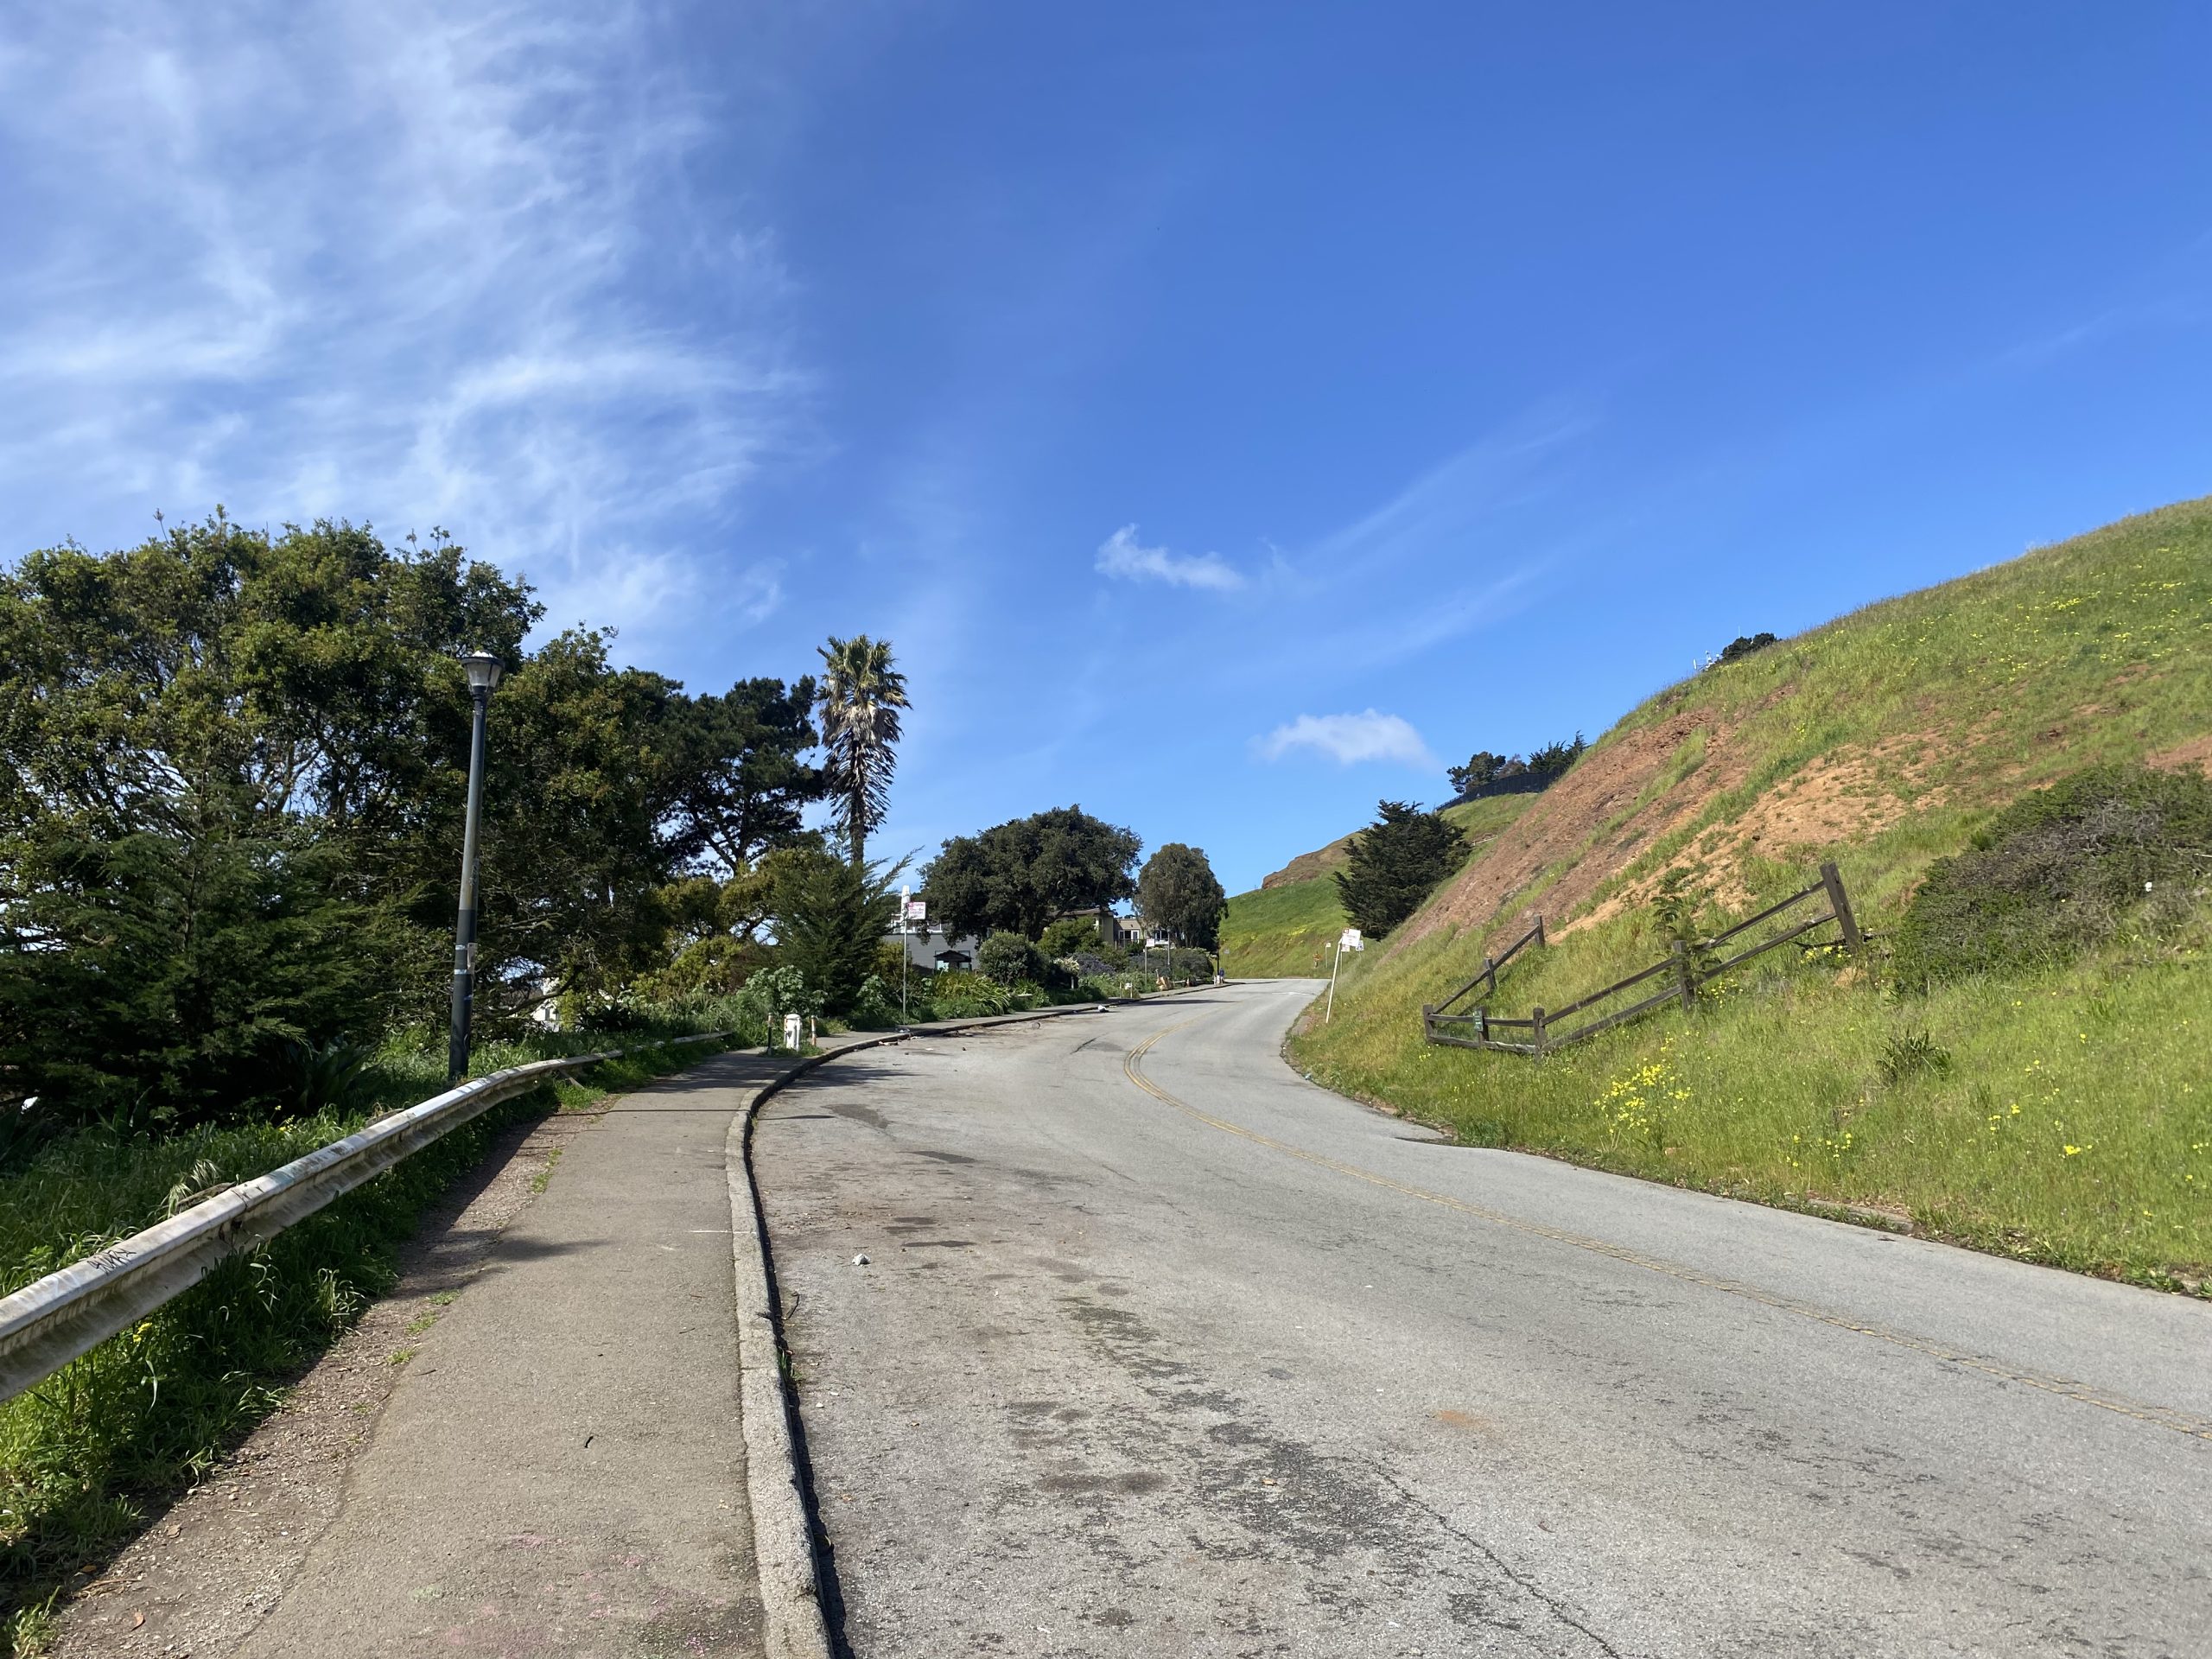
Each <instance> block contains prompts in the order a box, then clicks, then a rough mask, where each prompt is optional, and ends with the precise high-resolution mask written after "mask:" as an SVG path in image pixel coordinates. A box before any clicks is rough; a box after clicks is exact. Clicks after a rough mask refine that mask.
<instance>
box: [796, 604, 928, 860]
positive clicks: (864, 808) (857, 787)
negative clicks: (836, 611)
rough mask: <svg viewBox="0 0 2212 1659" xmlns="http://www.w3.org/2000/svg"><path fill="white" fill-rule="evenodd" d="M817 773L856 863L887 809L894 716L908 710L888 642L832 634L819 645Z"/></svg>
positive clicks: (896, 731)
mask: <svg viewBox="0 0 2212 1659" xmlns="http://www.w3.org/2000/svg"><path fill="white" fill-rule="evenodd" d="M822 664H823V667H822V686H821V690H820V691H819V692H818V693H817V695H818V696H820V698H821V700H822V744H823V747H824V748H825V749H827V750H828V751H829V765H828V766H825V767H824V768H823V771H824V772H825V773H826V774H827V778H828V782H829V790H830V793H831V796H832V797H833V798H834V799H835V800H836V807H835V809H834V810H835V813H836V823H837V828H838V829H840V830H842V831H843V833H844V836H845V839H846V840H847V842H849V843H850V844H851V847H852V853H853V861H854V862H855V864H857V863H859V862H860V861H861V858H862V856H863V855H864V854H865V852H866V849H867V846H868V831H869V830H871V829H874V828H875V827H876V826H877V825H878V824H880V823H882V822H883V819H884V815H885V814H886V813H887V812H888V811H889V810H891V773H892V771H893V768H894V767H895V766H897V765H898V756H897V755H896V754H894V753H893V752H892V750H893V745H894V744H896V743H897V742H898V741H899V710H900V709H904V708H906V707H908V704H907V702H906V676H905V675H904V674H901V673H900V672H899V671H898V670H897V669H895V668H893V667H892V666H891V642H890V641H889V640H888V639H869V638H868V636H867V635H866V634H864V633H862V634H855V636H854V637H853V638H852V639H838V638H837V637H836V635H835V634H832V635H831V636H830V637H829V644H828V645H824V646H823V647H822Z"/></svg>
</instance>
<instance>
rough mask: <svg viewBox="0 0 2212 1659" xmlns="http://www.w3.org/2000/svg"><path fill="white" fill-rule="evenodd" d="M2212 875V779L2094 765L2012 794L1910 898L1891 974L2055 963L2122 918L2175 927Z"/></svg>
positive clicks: (1923, 975) (1913, 977)
mask: <svg viewBox="0 0 2212 1659" xmlns="http://www.w3.org/2000/svg"><path fill="white" fill-rule="evenodd" d="M2208 874H2212V783H2208V782H2207V781H2206V780H2205V779H2204V778H2203V777H2202V775H2200V774H2196V773H2192V772H2155V771H2152V769H2151V768H2149V767H2146V766H2128V765H2113V766H2094V767H2091V768H2089V769H2088V770H2087V771H2085V772H2076V773H2075V774H2074V775H2073V776H2072V777H2070V778H2065V779H2060V780H2059V781H2058V782H2057V783H2056V784H2054V785H2051V786H2050V788H2049V789H2044V790H2038V791H2036V792H2035V793H2034V794H2031V795H2029V796H2026V797H2024V798H2022V799H2020V800H2018V801H2015V802H2014V803H2013V804H2012V805H2011V806H2008V807H2006V808H2005V810H2003V811H2002V812H2000V813H1999V814H1998V815H1997V817H1995V818H1994V819H1993V820H1992V821H1991V823H1989V824H1988V825H1987V827H1986V828H1985V829H1982V830H1981V832H1980V834H1978V835H1976V836H1974V842H1973V844H1972V846H1970V847H1969V848H1968V849H1967V850H1966V851H1965V852H1963V853H1961V854H1959V855H1956V856H1955V857H1952V858H1947V859H1942V860H1939V861H1937V862H1936V864H1935V865H1934V866H1933V867H1931V868H1930V869H1929V873H1928V879H1927V880H1926V881H1925V882H1924V883H1923V885H1922V887H1921V888H1920V891H1919V892H1918V893H1916V894H1915V895H1914V896H1913V899H1912V902H1911V904H1910V906H1907V908H1906V911H1905V915H1904V922H1903V924H1902V925H1901V926H1900V927H1899V928H1898V931H1897V942H1896V964H1897V982H1898V983H1899V985H1900V986H1902V987H1904V988H1907V989H1924V988H1926V987H1927V986H1928V984H1929V982H1931V981H1935V980H1942V979H1953V978H1956V977H1959V976H1962V975H1966V974H1974V973H2005V972H2024V971H2030V970H2032V969H2037V968H2041V967H2046V966H2050V965H2052V964H2055V963H2063V962H2065V961H2067V960H2069V958H2071V957H2074V956H2075V955H2077V954H2078V953H2079V952H2081V951H2082V950H2086V949H2088V948H2090V947H2092V946H2094V945H2097V944H2102V943H2103V942H2105V941H2106V940H2108V939H2110V938H2113V937H2115V936H2116V935H2117V934H2119V933H2120V931H2122V929H2124V928H2125V927H2126V926H2128V925H2131V924H2133V925H2139V926H2141V927H2143V928H2145V930H2146V931H2152V932H2154V933H2155V932H2162V931H2167V930H2168V929H2170V928H2171V927H2173V926H2174V925H2177V924H2178V923H2179V922H2180V921H2181V920H2182V919H2183V918H2185V917H2186V916H2187V915H2188V914H2189V912H2190V910H2191V909H2192V908H2193V907H2194V906H2195V904H2196V899H2197V898H2198V897H2199V896H2200V895H2201V893H2202V888H2203V886H2204V883H2205V880H2206V879H2207V876H2208Z"/></svg>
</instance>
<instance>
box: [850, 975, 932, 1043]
mask: <svg viewBox="0 0 2212 1659" xmlns="http://www.w3.org/2000/svg"><path fill="white" fill-rule="evenodd" d="M913 1017H914V1018H917V1019H927V1018H928V1017H929V1016H928V1015H927V1014H918V1015H915V1016H913ZM846 1018H847V1019H848V1020H849V1021H850V1022H851V1024H852V1027H853V1029H854V1030H855V1031H893V1030H896V1029H897V1028H898V1027H900V1026H902V1025H904V1024H905V1023H906V1019H907V1016H906V1015H905V1014H901V1013H900V1012H899V988H898V987H897V986H896V985H893V984H887V983H886V982H885V981H884V980H883V978H882V976H880V975H877V974H870V975H869V976H868V978H867V979H866V980H864V981H862V982H861V994H860V995H858V996H856V997H855V998H854V999H853V1007H852V1012H851V1013H850V1014H848V1015H847V1016H846Z"/></svg>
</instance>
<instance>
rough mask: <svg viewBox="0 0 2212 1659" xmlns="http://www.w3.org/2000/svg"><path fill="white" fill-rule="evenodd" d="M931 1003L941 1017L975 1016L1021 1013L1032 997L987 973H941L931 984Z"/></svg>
mask: <svg viewBox="0 0 2212 1659" xmlns="http://www.w3.org/2000/svg"><path fill="white" fill-rule="evenodd" d="M930 1006H931V1009H932V1011H933V1013H934V1014H935V1016H936V1017H937V1018H938V1019H939V1020H975V1019H981V1018H982V1017H984V1016H986V1015H988V1014H1014V1013H1017V1012H1019V1011H1020V1009H1022V1008H1025V1007H1028V1006H1029V999H1028V998H1027V997H1024V996H1021V995H1018V994H1017V993H1016V992H1015V991H1014V989H1013V988H1011V987H1009V986H1006V985H1001V983H999V982H998V981H996V980H995V979H992V978H991V977H989V976H988V975H985V974H974V973H952V974H939V975H938V976H937V977H936V978H935V979H934V980H933V981H931V984H930Z"/></svg>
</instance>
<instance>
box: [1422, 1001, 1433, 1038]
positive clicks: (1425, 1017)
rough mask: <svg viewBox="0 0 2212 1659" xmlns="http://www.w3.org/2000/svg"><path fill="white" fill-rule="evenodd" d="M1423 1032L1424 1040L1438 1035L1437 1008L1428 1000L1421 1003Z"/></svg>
mask: <svg viewBox="0 0 2212 1659" xmlns="http://www.w3.org/2000/svg"><path fill="white" fill-rule="evenodd" d="M1435 1035H1436V1010H1435V1009H1434V1008H1433V1007H1430V1006H1429V1005H1428V1004H1427V1003H1426V1002H1424V1003H1422V1004H1421V1040H1422V1041H1424V1042H1426V1041H1427V1040H1428V1039H1430V1038H1431V1037H1433V1036H1435Z"/></svg>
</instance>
